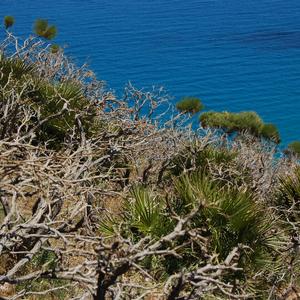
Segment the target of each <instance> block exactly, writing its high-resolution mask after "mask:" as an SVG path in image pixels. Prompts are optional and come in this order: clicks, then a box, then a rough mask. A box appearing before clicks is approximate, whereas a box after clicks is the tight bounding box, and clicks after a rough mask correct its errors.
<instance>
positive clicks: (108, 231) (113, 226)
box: [99, 214, 122, 237]
mask: <svg viewBox="0 0 300 300" xmlns="http://www.w3.org/2000/svg"><path fill="white" fill-rule="evenodd" d="M121 222H122V221H121V220H120V219H118V218H117V217H115V216H113V215H111V214H106V215H105V216H104V217H103V219H102V220H101V221H100V224H99V230H100V232H101V233H102V234H103V235H104V236H106V237H111V236H114V235H115V234H116V233H117V232H118V229H119V225H120V223H121Z"/></svg>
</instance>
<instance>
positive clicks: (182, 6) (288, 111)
mask: <svg viewBox="0 0 300 300" xmlns="http://www.w3.org/2000/svg"><path fill="white" fill-rule="evenodd" d="M0 10H1V13H2V15H3V16H4V15H8V14H11V15H14V16H15V18H16V21H17V23H16V25H15V28H14V32H16V33H17V34H18V35H26V34H28V33H29V32H30V31H31V28H32V24H33V21H34V20H35V19H36V18H39V17H42V18H47V19H48V20H49V21H50V22H53V23H55V24H56V25H57V26H58V29H59V35H58V37H57V39H56V42H58V43H60V44H63V45H68V49H67V52H68V53H69V54H71V55H72V57H74V59H76V61H78V62H79V63H83V62H86V61H87V62H88V63H89V64H90V65H91V68H92V69H93V70H94V71H96V73H97V75H98V77H99V78H100V79H103V80H105V81H107V83H108V85H109V87H110V88H112V89H115V90H116V91H121V90H122V87H123V86H124V84H125V83H126V82H127V81H128V80H130V81H132V82H133V83H134V84H135V85H137V86H139V87H149V86H152V85H159V86H160V85H163V86H164V87H165V88H166V89H167V90H168V91H169V93H170V94H171V95H172V96H174V102H176V101H177V100H178V99H179V98H180V97H181V96H184V95H195V96H198V97H200V98H201V99H202V101H203V102H204V104H206V108H207V109H208V110H231V111H241V110H255V111H257V112H258V113H259V114H260V115H261V116H262V118H263V119H264V120H265V121H267V122H273V123H276V124H277V125H278V126H279V129H280V131H281V135H282V137H283V142H284V143H288V142H290V141H292V140H295V139H300V124H299V117H300V1H299V0H251V1H249V0H207V1H202V0H185V1H182V0H180V1H178V0H115V1H111V0H102V1H100V0H99V1H96V0H94V1H92V0H91V1H83V0H72V1H71V0H60V1H57V0H52V1H36V0H1V1H0Z"/></svg>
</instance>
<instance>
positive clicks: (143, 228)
mask: <svg viewBox="0 0 300 300" xmlns="http://www.w3.org/2000/svg"><path fill="white" fill-rule="evenodd" d="M124 212H125V213H124V217H125V220H126V222H127V224H128V226H129V228H131V229H135V230H137V231H138V232H139V233H140V234H142V235H150V236H152V237H159V236H161V235H162V234H163V233H165V232H167V231H168V230H169V228H170V226H171V223H172V222H171V221H170V220H169V221H168V219H167V218H166V217H165V215H164V206H163V203H162V199H161V198H160V197H157V196H153V195H152V194H151V192H150V191H149V190H147V189H146V188H144V187H143V186H135V187H133V188H132V190H131V197H130V199H127V201H126V202H125V206H124ZM135 230H134V231H135Z"/></svg>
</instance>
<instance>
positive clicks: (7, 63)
mask: <svg viewBox="0 0 300 300" xmlns="http://www.w3.org/2000/svg"><path fill="white" fill-rule="evenodd" d="M34 71H35V66H34V64H30V63H26V62H24V60H22V59H19V58H7V57H5V55H4V54H3V53H1V54H0V73H1V77H0V85H1V86H2V87H4V86H5V85H6V84H7V82H8V79H9V78H10V79H11V80H12V82H13V84H15V83H16V81H21V80H22V79H24V78H26V77H28V76H32V75H34ZM21 83H22V82H21Z"/></svg>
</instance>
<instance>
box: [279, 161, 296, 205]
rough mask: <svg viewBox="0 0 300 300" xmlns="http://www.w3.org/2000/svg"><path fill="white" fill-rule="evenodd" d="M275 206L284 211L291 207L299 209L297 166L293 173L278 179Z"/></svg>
mask: <svg viewBox="0 0 300 300" xmlns="http://www.w3.org/2000/svg"><path fill="white" fill-rule="evenodd" d="M276 202H277V203H276V204H278V205H279V206H281V207H282V208H285V209H290V208H291V207H292V206H294V207H295V209H296V208H297V209H299V207H300V167H299V166H297V167H296V168H295V170H294V173H293V174H292V175H289V176H284V177H281V178H280V186H279V191H278V194H277V198H276Z"/></svg>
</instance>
